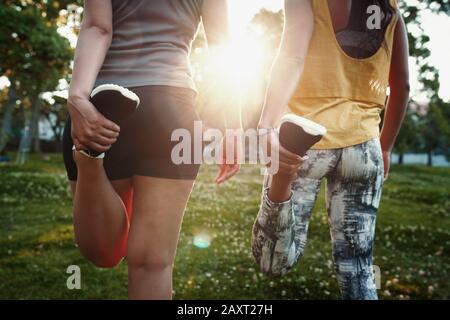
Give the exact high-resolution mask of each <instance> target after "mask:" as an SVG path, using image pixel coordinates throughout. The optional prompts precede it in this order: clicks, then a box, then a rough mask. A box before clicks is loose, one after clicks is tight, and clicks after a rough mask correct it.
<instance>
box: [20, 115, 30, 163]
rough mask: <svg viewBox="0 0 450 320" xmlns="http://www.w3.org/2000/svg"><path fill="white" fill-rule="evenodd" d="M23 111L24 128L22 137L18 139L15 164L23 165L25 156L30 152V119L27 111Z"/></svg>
mask: <svg viewBox="0 0 450 320" xmlns="http://www.w3.org/2000/svg"><path fill="white" fill-rule="evenodd" d="M22 109H23V117H24V126H23V132H22V136H21V137H20V144H19V151H18V152H17V163H18V164H24V163H25V162H26V160H27V155H28V153H29V152H30V145H31V132H30V126H31V119H30V116H29V115H28V112H27V110H25V108H22Z"/></svg>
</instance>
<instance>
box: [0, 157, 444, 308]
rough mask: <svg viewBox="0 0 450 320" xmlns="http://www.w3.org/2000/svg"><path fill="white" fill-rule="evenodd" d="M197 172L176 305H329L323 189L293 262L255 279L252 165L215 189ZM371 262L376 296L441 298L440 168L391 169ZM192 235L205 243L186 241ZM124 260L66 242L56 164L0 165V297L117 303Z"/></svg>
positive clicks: (66, 215)
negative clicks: (377, 277)
mask: <svg viewBox="0 0 450 320" xmlns="http://www.w3.org/2000/svg"><path fill="white" fill-rule="evenodd" d="M214 174H215V168H214V167H206V166H205V167H203V168H202V171H201V174H200V176H199V180H198V181H197V183H196V185H195V190H194V193H193V195H192V198H191V201H190V203H189V207H188V209H187V211H186V215H185V219H184V222H183V229H182V234H181V239H180V243H179V246H178V255H177V260H176V265H175V271H174V291H175V298H176V299H335V298H339V293H338V288H337V285H336V280H335V278H334V274H333V271H332V267H331V245H330V237H329V229H328V222H327V215H326V211H325V204H324V198H323V190H322V192H321V196H320V198H319V201H318V203H317V205H316V208H315V212H314V214H313V218H312V221H311V227H310V232H309V243H308V245H307V248H306V252H305V256H304V258H303V260H302V261H301V262H300V264H299V265H298V266H297V267H296V268H295V269H293V270H292V271H291V272H290V273H289V275H287V276H286V277H284V278H267V277H265V276H263V275H262V274H260V273H259V272H258V271H257V270H256V268H255V264H254V262H253V260H252V257H251V252H250V236H251V227H252V223H253V221H254V218H255V215H256V212H257V209H258V204H259V197H260V190H261V182H262V177H261V176H260V175H259V169H258V168H255V167H253V168H252V167H244V168H243V170H242V172H241V173H240V175H239V176H238V177H236V178H235V179H234V180H233V181H231V182H230V183H228V184H226V185H224V186H220V187H219V186H216V185H214V184H213V183H212V180H213V176H214ZM378 217H379V218H378V226H377V240H376V248H375V264H377V265H378V266H380V268H381V270H382V289H381V290H380V291H379V296H380V298H382V299H439V298H450V285H449V283H450V282H449V281H448V278H449V276H450V257H449V245H450V219H449V217H450V169H448V168H447V169H443V168H427V167H420V166H402V167H399V166H394V167H393V169H392V173H391V176H390V180H389V182H388V183H387V184H386V186H385V189H384V191H383V199H382V204H381V208H380V211H379V216H378ZM198 234H208V235H210V236H211V237H212V241H211V245H210V246H209V247H208V248H206V249H199V248H197V247H195V246H194V245H193V238H194V237H195V236H196V235H198ZM69 265H79V266H80V267H81V272H82V289H81V290H73V291H71V290H68V289H67V287H66V279H67V276H68V274H66V269H67V267H68V266H69ZM126 296H127V272H126V263H123V264H122V265H121V266H119V267H118V268H116V269H113V270H100V269H96V268H95V267H93V266H92V265H91V264H89V263H88V262H87V261H86V260H85V259H84V258H83V257H81V255H80V254H79V252H78V249H77V248H76V246H75V244H74V240H73V228H72V225H71V200H70V195H69V191H68V186H67V182H66V179H65V174H64V169H63V166H62V161H61V159H60V157H59V156H57V155H52V156H51V157H50V158H49V159H47V160H45V161H44V160H42V159H40V158H39V157H38V156H32V157H31V159H30V161H29V162H28V163H27V164H26V165H24V166H18V165H16V164H0V298H1V299H55V298H58V299H91V298H101V299H125V298H126Z"/></svg>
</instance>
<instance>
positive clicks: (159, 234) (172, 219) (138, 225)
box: [127, 176, 194, 299]
mask: <svg viewBox="0 0 450 320" xmlns="http://www.w3.org/2000/svg"><path fill="white" fill-rule="evenodd" d="M193 184H194V181H190V180H170V179H158V178H149V177H142V176H135V177H134V178H133V186H134V198H133V205H134V213H133V222H132V224H131V229H130V237H129V241H128V253H127V260H128V279H129V280H128V296H129V298H130V299H171V298H172V269H173V263H174V260H175V254H176V247H177V242H178V237H179V233H180V228H181V222H182V219H183V213H184V210H185V208H186V203H187V201H188V199H189V195H190V193H191V190H192V186H193Z"/></svg>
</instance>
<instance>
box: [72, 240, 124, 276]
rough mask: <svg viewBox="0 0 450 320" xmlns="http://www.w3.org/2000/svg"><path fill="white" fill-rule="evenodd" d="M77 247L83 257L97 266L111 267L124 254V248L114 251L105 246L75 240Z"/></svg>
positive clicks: (114, 265) (120, 259) (119, 260)
mask: <svg viewBox="0 0 450 320" xmlns="http://www.w3.org/2000/svg"><path fill="white" fill-rule="evenodd" d="M77 245H78V248H79V250H80V253H81V255H82V256H83V257H85V258H86V259H87V260H89V261H90V262H91V263H92V264H94V265H95V266H96V267H97V268H102V269H112V268H114V267H116V266H117V265H118V264H120V262H122V260H123V258H124V256H125V250H124V248H121V249H120V250H117V251H116V252H114V251H113V250H109V249H106V246H101V245H92V243H83V242H79V241H77Z"/></svg>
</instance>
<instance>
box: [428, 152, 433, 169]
mask: <svg viewBox="0 0 450 320" xmlns="http://www.w3.org/2000/svg"><path fill="white" fill-rule="evenodd" d="M428 166H429V167H432V166H433V150H430V151H428Z"/></svg>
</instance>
